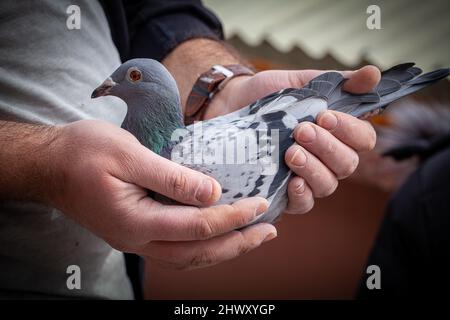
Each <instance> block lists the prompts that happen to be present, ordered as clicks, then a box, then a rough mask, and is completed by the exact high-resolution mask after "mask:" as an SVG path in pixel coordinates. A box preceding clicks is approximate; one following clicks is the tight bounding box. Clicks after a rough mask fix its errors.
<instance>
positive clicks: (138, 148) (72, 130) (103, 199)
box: [48, 120, 276, 269]
mask: <svg viewBox="0 0 450 320" xmlns="http://www.w3.org/2000/svg"><path fill="white" fill-rule="evenodd" d="M55 128H56V129H55V130H56V131H57V133H56V135H55V136H56V138H55V140H54V142H53V144H52V150H51V165H52V169H51V174H50V176H51V177H52V179H51V183H50V184H51V185H52V190H53V192H51V193H49V199H48V202H49V203H50V204H51V205H53V206H55V207H56V208H58V209H60V210H61V211H63V212H64V213H65V214H67V215H68V216H70V217H71V218H73V219H74V220H75V221H77V222H78V223H80V224H81V225H83V226H84V227H86V228H87V229H88V230H90V231H91V232H93V233H94V234H96V235H97V236H99V237H101V238H103V239H104V240H105V241H106V242H108V243H109V244H110V245H111V246H112V247H114V248H116V249H118V250H121V251H125V252H132V253H136V254H139V255H141V256H143V257H146V258H148V259H150V260H153V261H155V262H157V263H159V264H162V265H164V266H169V267H173V268H177V269H190V268H195V267H203V266H208V265H212V264H216V263H219V262H221V261H224V260H228V259H231V258H234V257H236V256H239V255H241V254H243V253H245V252H247V251H249V250H252V249H254V248H256V247H258V246H259V245H261V243H263V242H264V241H267V240H270V239H272V238H274V237H275V236H276V229H275V227H273V226H272V225H269V224H262V223H261V224H256V225H253V226H250V227H246V228H244V229H242V230H240V231H235V229H239V228H241V227H242V226H244V225H246V224H247V223H249V222H250V221H252V220H253V219H254V218H255V216H256V215H258V214H261V213H263V212H264V211H265V210H267V201H266V200H265V199H261V198H248V199H244V200H241V201H237V202H236V203H234V204H232V205H217V206H210V207H203V208H198V207H197V206H208V205H212V204H213V203H214V202H215V201H217V200H218V199H219V197H220V194H221V190H220V186H219V184H218V183H217V182H216V181H215V180H213V179H212V178H210V177H208V176H206V175H203V174H202V173H200V172H197V171H194V170H191V169H188V168H186V167H183V166H180V165H178V164H176V163H174V162H172V161H169V160H167V159H164V158H162V157H160V156H158V155H157V154H155V153H153V152H151V151H150V150H149V149H147V148H145V147H144V146H142V145H141V144H140V143H139V142H138V140H137V139H136V138H135V137H134V136H133V135H132V134H130V133H129V132H127V131H125V130H123V129H120V128H118V127H116V126H113V125H111V124H108V123H105V122H101V121H95V120H83V121H78V122H74V123H71V124H68V125H65V126H61V127H55ZM148 190H152V191H154V192H157V193H159V194H162V195H164V196H166V197H169V198H171V199H174V200H176V201H178V202H181V203H183V204H186V205H181V204H179V205H164V204H161V203H159V202H157V201H155V200H154V199H152V198H150V197H148Z"/></svg>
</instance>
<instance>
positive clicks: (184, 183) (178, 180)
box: [167, 172, 189, 198]
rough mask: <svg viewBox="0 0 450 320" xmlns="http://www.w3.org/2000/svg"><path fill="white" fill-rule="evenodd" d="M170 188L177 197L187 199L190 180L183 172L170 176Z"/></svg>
mask: <svg viewBox="0 0 450 320" xmlns="http://www.w3.org/2000/svg"><path fill="white" fill-rule="evenodd" d="M167 179H168V183H167V185H168V187H169V188H171V189H172V190H173V191H174V193H175V195H177V196H181V197H183V198H184V197H186V196H187V194H186V193H187V191H188V187H189V183H188V178H187V177H186V175H185V174H184V173H183V172H175V173H173V174H170V175H168V178H167Z"/></svg>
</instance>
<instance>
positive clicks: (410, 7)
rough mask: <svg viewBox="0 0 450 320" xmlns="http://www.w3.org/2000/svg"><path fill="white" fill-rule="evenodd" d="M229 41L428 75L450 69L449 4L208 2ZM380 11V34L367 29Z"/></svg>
mask: <svg viewBox="0 0 450 320" xmlns="http://www.w3.org/2000/svg"><path fill="white" fill-rule="evenodd" d="M204 2H205V4H206V5H207V6H208V7H210V8H211V9H212V10H213V11H214V12H216V13H217V14H218V16H219V17H220V18H221V19H222V21H223V22H224V27H225V34H226V36H227V37H233V36H237V37H239V38H240V39H241V40H242V41H244V42H245V43H247V44H248V45H250V46H257V45H259V44H261V43H262V42H263V41H266V42H268V43H269V44H270V45H271V46H273V47H274V48H275V49H277V50H278V51H280V52H289V51H291V50H292V49H293V48H295V47H298V48H300V49H301V50H302V51H303V52H305V53H306V54H307V55H309V56H310V57H312V58H314V59H322V58H323V57H324V56H325V55H327V54H329V55H331V56H332V57H334V58H335V59H336V60H337V61H339V62H340V63H342V64H344V65H347V66H355V65H358V64H359V63H360V62H361V61H362V60H363V59H365V60H367V61H369V62H371V63H374V64H376V65H378V66H379V67H381V68H388V67H390V66H392V65H394V64H396V63H399V62H405V61H414V62H416V63H417V64H418V65H419V66H421V67H422V68H423V69H424V70H430V69H433V68H436V67H443V66H450V54H449V52H450V41H449V40H450V19H449V18H450V17H449V14H450V1H449V0H427V1H417V0H391V1H387V0H386V1H373V0H341V1H336V0H335V1H333V0H280V1H275V0H246V1H238V0H228V1H225V0H206V1H204ZM372 4H377V5H378V6H379V7H380V9H381V28H382V29H381V30H369V29H368V28H367V26H366V20H367V17H368V14H367V13H366V9H367V7H368V6H369V5H372Z"/></svg>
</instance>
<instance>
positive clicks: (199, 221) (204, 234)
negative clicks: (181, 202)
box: [192, 210, 214, 240]
mask: <svg viewBox="0 0 450 320" xmlns="http://www.w3.org/2000/svg"><path fill="white" fill-rule="evenodd" d="M192 235H193V237H194V238H195V239H198V240H206V239H209V238H211V237H212V236H213V235H214V227H213V226H212V224H211V221H210V220H209V219H208V218H207V217H206V215H205V213H204V212H203V211H201V210H199V214H198V215H197V218H196V219H194V223H193V224H192Z"/></svg>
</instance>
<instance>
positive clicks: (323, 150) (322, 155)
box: [294, 122, 359, 179]
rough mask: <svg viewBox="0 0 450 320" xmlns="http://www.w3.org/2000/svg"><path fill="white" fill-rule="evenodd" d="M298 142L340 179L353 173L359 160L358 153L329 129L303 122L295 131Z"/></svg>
mask: <svg viewBox="0 0 450 320" xmlns="http://www.w3.org/2000/svg"><path fill="white" fill-rule="evenodd" d="M294 138H295V140H296V141H297V143H298V144H300V145H301V146H302V147H304V148H305V149H306V150H308V151H309V152H311V153H312V154H314V155H315V156H316V157H317V158H319V159H320V160H321V161H322V162H323V163H324V164H325V165H326V166H327V167H328V168H329V169H330V170H331V171H333V172H334V174H335V175H336V177H337V178H338V179H344V178H346V177H348V176H349V175H351V174H352V173H353V172H354V171H355V169H356V167H357V165H358V162H359V157H358V154H357V153H356V152H355V151H354V150H353V149H352V148H350V147H349V146H347V145H346V144H344V143H342V142H341V141H340V140H339V139H337V138H336V137H334V136H333V135H332V134H331V133H330V132H328V131H327V130H325V129H323V128H321V127H319V126H317V125H315V124H313V123H310V122H303V123H301V124H299V125H298V126H297V128H296V129H295V131H294Z"/></svg>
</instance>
